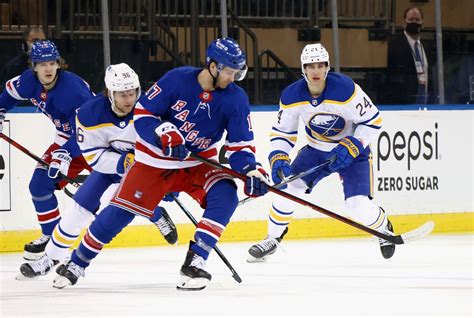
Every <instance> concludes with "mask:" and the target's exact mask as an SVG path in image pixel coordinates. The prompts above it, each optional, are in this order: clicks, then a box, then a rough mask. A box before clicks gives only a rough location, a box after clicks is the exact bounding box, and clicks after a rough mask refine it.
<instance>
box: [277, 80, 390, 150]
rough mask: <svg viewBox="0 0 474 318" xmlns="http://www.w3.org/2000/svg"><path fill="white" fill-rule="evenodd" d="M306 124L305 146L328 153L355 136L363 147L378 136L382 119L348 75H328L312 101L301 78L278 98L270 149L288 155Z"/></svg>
mask: <svg viewBox="0 0 474 318" xmlns="http://www.w3.org/2000/svg"><path fill="white" fill-rule="evenodd" d="M300 119H301V120H302V121H303V122H304V124H305V131H306V139H307V144H308V145H309V146H311V147H313V148H315V149H319V150H322V151H331V150H332V149H333V148H334V147H335V146H336V145H337V143H338V142H339V140H341V139H342V138H344V137H347V136H354V137H356V138H358V139H359V140H361V141H362V144H363V145H364V147H366V146H367V145H369V144H370V143H371V142H372V141H373V140H374V139H375V138H376V136H377V135H378V132H379V130H380V128H381V127H382V118H381V117H380V113H379V111H378V109H377V107H376V106H375V105H374V104H373V103H372V101H371V100H370V98H369V97H368V96H367V94H365V92H364V91H363V90H362V89H361V88H360V86H359V85H357V84H355V83H354V82H353V81H352V79H351V78H349V77H348V76H345V75H342V74H338V73H329V74H328V76H327V78H326V87H325V89H324V91H323V92H322V94H321V95H320V96H319V97H317V98H313V97H312V96H311V95H310V93H309V89H308V86H307V83H306V81H305V80H304V79H300V80H298V81H296V82H295V83H293V84H291V85H289V86H288V87H287V88H285V90H284V91H283V93H282V96H281V98H280V110H279V112H278V119H277V122H276V124H275V125H274V126H273V127H272V132H271V135H270V141H271V147H272V151H273V150H280V151H284V152H286V153H288V154H289V153H290V151H291V149H293V147H294V146H295V143H296V138H297V135H298V125H299V120H300Z"/></svg>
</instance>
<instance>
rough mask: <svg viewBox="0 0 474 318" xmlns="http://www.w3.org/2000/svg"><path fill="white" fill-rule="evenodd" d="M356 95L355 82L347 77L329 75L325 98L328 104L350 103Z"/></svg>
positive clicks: (337, 74) (336, 74)
mask: <svg viewBox="0 0 474 318" xmlns="http://www.w3.org/2000/svg"><path fill="white" fill-rule="evenodd" d="M355 93H356V87H355V83H354V81H353V80H352V79H351V78H350V77H349V76H347V75H344V74H340V73H329V74H328V76H327V78H326V91H325V92H324V98H325V100H326V101H327V102H331V101H332V102H336V103H348V102H349V101H350V100H351V99H352V98H353V96H354V95H355Z"/></svg>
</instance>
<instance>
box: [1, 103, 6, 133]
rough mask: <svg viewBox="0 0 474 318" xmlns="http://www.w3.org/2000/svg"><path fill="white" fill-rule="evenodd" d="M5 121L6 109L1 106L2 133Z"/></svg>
mask: <svg viewBox="0 0 474 318" xmlns="http://www.w3.org/2000/svg"><path fill="white" fill-rule="evenodd" d="M4 121H5V109H4V108H0V133H2V132H3V122H4Z"/></svg>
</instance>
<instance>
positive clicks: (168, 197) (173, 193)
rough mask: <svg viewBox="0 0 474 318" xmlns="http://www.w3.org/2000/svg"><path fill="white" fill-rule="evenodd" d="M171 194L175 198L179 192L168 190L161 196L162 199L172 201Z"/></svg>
mask: <svg viewBox="0 0 474 318" xmlns="http://www.w3.org/2000/svg"><path fill="white" fill-rule="evenodd" d="M171 195H174V196H175V197H176V198H177V197H178V196H179V192H170V193H167V194H166V195H165V196H164V197H163V201H166V202H173V201H174V198H173V197H172V196H171Z"/></svg>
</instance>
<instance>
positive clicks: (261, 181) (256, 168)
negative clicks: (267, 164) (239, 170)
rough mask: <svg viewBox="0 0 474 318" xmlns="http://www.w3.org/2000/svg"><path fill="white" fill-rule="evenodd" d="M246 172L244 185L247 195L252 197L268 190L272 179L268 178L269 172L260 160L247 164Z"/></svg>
mask: <svg viewBox="0 0 474 318" xmlns="http://www.w3.org/2000/svg"><path fill="white" fill-rule="evenodd" d="M244 172H245V174H246V175H247V179H245V187H244V192H245V194H246V195H248V196H250V197H259V196H261V195H264V194H265V193H267V192H268V185H270V180H269V179H268V174H267V172H266V171H265V170H264V169H263V168H262V166H261V165H260V164H259V163H258V162H256V163H253V164H249V165H247V166H246V167H245V168H244Z"/></svg>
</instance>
